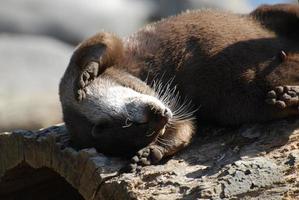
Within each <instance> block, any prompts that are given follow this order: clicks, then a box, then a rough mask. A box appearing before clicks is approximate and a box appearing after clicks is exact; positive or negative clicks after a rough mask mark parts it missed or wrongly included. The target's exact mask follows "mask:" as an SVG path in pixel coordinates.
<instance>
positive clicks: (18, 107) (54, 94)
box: [0, 34, 73, 131]
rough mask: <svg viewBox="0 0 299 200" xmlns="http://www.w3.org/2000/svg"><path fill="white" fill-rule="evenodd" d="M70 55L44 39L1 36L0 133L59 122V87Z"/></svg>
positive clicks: (68, 49) (61, 45)
mask: <svg viewBox="0 0 299 200" xmlns="http://www.w3.org/2000/svg"><path fill="white" fill-rule="evenodd" d="M72 51H73V47H72V46H69V45H67V44H64V43H62V42H60V41H57V40H54V39H51V38H47V37H35V36H24V35H11V34H0V71H1V73H0V85H1V87H0V110H1V112H0V131H4V130H12V129H18V128H26V129H36V128H41V127H46V126H49V125H51V124H54V123H59V122H61V121H62V119H61V109H60V103H59V98H58V83H59V81H60V77H61V76H62V74H63V73H64V70H65V68H66V66H67V64H68V62H69V59H70V56H71V54H72Z"/></svg>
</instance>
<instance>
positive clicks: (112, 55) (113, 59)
mask: <svg viewBox="0 0 299 200" xmlns="http://www.w3.org/2000/svg"><path fill="white" fill-rule="evenodd" d="M122 58H123V44H122V41H121V39H119V38H118V37H116V36H115V35H113V34H111V33H99V34H97V35H95V36H93V37H91V38H89V39H87V40H85V41H83V42H82V43H81V44H80V45H79V46H78V47H77V49H76V50H75V52H74V54H73V56H72V59H71V62H70V67H73V68H75V70H74V71H75V72H76V73H77V74H76V80H75V82H74V93H75V98H76V99H77V100H78V101H82V100H83V99H84V98H85V96H86V94H85V87H86V86H87V85H88V84H90V82H92V81H93V79H95V78H96V77H97V76H99V75H100V74H101V73H103V72H104V71H105V70H106V69H107V68H108V67H111V66H113V65H116V64H118V63H119V62H120V61H121V59H122Z"/></svg>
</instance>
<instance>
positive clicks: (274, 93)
mask: <svg viewBox="0 0 299 200" xmlns="http://www.w3.org/2000/svg"><path fill="white" fill-rule="evenodd" d="M266 103H268V104H270V105H274V106H275V107H277V108H280V109H285V108H290V107H294V108H297V107H298V106H299V86H297V85H295V86H277V87H275V88H274V90H271V91H269V92H268V93H267V97H266Z"/></svg>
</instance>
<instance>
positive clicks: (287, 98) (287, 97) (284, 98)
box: [281, 93, 292, 101]
mask: <svg viewBox="0 0 299 200" xmlns="http://www.w3.org/2000/svg"><path fill="white" fill-rule="evenodd" d="M291 98H292V97H291V96H290V95H288V94H286V93H284V94H283V95H282V97H281V99H282V100H284V101H287V100H290V99H291Z"/></svg>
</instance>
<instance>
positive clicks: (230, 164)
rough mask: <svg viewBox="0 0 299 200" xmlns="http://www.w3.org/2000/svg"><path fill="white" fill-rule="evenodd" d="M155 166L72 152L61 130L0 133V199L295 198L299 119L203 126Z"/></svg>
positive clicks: (90, 151) (298, 177) (298, 186)
mask: <svg viewBox="0 0 299 200" xmlns="http://www.w3.org/2000/svg"><path fill="white" fill-rule="evenodd" d="M199 132H200V133H204V134H201V135H198V136H196V137H195V138H194V141H193V143H192V144H191V145H190V146H189V147H188V148H186V149H185V150H183V151H182V152H180V153H179V154H177V155H175V156H174V157H172V158H170V159H168V160H164V161H163V162H162V163H161V164H158V165H155V166H147V167H143V168H142V169H140V170H137V171H136V172H134V173H124V174H118V171H119V170H120V169H121V168H122V167H123V166H124V165H125V164H127V163H128V161H127V160H124V159H120V158H111V157H106V156H104V155H103V154H100V153H98V152H97V151H96V150H95V149H94V148H88V149H81V150H77V149H74V148H73V147H72V146H71V145H70V140H69V135H68V133H67V131H66V130H65V127H64V126H63V125H58V126H53V127H50V128H47V129H43V130H39V131H37V132H31V131H15V132H12V133H8V132H6V133H1V134H0V199H1V200H2V199H4V200H6V199H7V200H13V199H22V200H23V199H25V200H27V199H28V200H29V199H30V200H31V199H53V200H54V199H55V200H57V199H78V200H79V199H80V200H81V199H86V200H97V199H101V200H105V199H130V200H131V199H157V200H158V199H298V197H299V184H298V183H299V120H292V119H290V120H282V121H274V122H271V123H267V124H254V125H244V126H242V127H241V128H235V129H231V128H226V129H225V128H212V127H201V129H200V130H199Z"/></svg>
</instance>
